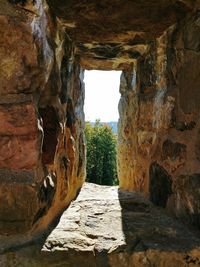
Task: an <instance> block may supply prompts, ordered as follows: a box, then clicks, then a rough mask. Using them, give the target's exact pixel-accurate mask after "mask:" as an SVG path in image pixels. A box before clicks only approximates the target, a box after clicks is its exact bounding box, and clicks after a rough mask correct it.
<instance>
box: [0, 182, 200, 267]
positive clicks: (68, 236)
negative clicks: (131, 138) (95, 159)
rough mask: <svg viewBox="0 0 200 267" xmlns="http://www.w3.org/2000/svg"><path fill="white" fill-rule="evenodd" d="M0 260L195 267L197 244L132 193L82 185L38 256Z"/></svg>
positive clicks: (199, 260)
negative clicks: (76, 196)
mask: <svg viewBox="0 0 200 267" xmlns="http://www.w3.org/2000/svg"><path fill="white" fill-rule="evenodd" d="M0 260H1V261H2V265H1V266H2V267H4V266H12V264H14V263H15V264H16V266H19V265H20V266H26V267H29V266H43V267H45V266H70V267H73V266H81V267H84V266H85V267H93V266H100V267H103V266H120V267H127V266H130V267H132V266H137V267H138V266H141V267H142V266H144V267H148V266H149V267H150V266H155V267H157V266H159V267H161V266H162V267H163V266H166V267H168V266H170V267H177V266H181V267H182V266H199V264H200V239H199V238H198V237H197V236H196V237H195V234H194V233H192V232H191V231H189V230H188V229H187V228H185V226H183V225H182V224H181V223H180V222H178V221H176V220H175V219H172V218H170V217H169V216H167V215H166V214H165V213H164V211H163V210H161V209H157V208H155V207H154V206H153V205H152V204H151V203H150V202H149V201H147V200H145V199H144V198H143V197H141V195H139V194H138V193H130V192H127V191H123V190H119V189H118V187H108V186H98V185H94V184H85V185H84V187H83V188H82V190H81V193H80V195H79V196H78V198H77V199H76V200H75V201H74V202H72V204H71V205H70V207H69V208H68V210H67V211H65V212H64V213H63V215H62V217H61V218H60V222H59V224H58V225H57V227H56V228H55V229H54V230H53V232H52V233H51V234H50V235H49V237H48V238H47V240H46V241H45V243H44V245H43V247H42V249H41V250H40V248H39V247H37V246H32V247H29V248H25V249H21V250H19V251H13V252H10V253H7V254H6V258H4V257H0ZM6 264H7V265H6Z"/></svg>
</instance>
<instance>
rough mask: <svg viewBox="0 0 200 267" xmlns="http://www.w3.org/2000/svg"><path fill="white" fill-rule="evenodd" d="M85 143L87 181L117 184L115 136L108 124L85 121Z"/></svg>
mask: <svg viewBox="0 0 200 267" xmlns="http://www.w3.org/2000/svg"><path fill="white" fill-rule="evenodd" d="M85 136H86V143H87V168H86V169H87V178H86V181H87V182H91V183H96V184H101V185H113V184H117V182H118V181H117V167H116V144H117V140H116V136H115V135H114V134H113V132H112V129H111V127H110V126H108V125H103V124H101V123H100V121H99V120H97V121H96V122H95V124H94V126H92V125H91V124H90V123H89V122H87V123H86V127H85Z"/></svg>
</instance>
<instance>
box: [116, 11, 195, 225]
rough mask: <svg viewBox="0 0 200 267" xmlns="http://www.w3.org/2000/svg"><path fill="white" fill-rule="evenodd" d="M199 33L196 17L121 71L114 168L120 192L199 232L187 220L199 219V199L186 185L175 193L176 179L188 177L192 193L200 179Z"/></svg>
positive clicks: (167, 35)
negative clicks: (140, 196)
mask: <svg viewBox="0 0 200 267" xmlns="http://www.w3.org/2000/svg"><path fill="white" fill-rule="evenodd" d="M198 31H199V14H198V13H196V14H195V15H194V16H193V17H191V18H189V19H187V20H185V21H183V22H182V23H181V24H178V25H176V26H174V27H171V28H170V29H168V31H166V32H165V33H164V34H163V35H162V36H161V37H160V38H158V39H157V40H156V41H155V42H154V43H153V44H151V46H150V47H149V50H148V52H147V53H146V54H145V55H144V56H143V57H142V58H138V60H137V61H136V62H135V63H134V65H133V67H132V69H129V70H128V69H125V70H124V71H123V73H122V79H121V100H120V105H119V107H120V108H119V111H120V120H119V149H118V162H119V163H118V166H119V179H120V186H121V187H122V188H125V189H128V190H137V191H140V192H143V193H144V194H145V195H148V196H150V198H151V199H152V200H153V201H154V203H156V202H157V204H158V205H160V206H166V207H167V208H168V209H169V210H171V211H173V212H174V213H175V214H176V215H177V216H180V217H181V218H182V219H183V220H184V221H187V222H189V221H190V222H191V223H192V224H194V225H196V226H198V227H199V226H200V224H199V223H198V219H197V220H196V219H195V222H194V219H192V218H193V217H194V216H195V218H196V217H199V209H198V208H197V206H196V204H195V203H196V202H199V196H197V195H198V194H196V193H195V194H194V196H193V194H192V192H191V191H190V189H191V187H190V189H189V187H188V186H186V184H187V183H186V184H185V194H186V195H187V197H186V195H184V196H183V194H182V193H180V190H179V189H180V187H181V188H183V187H182V186H181V184H182V180H181V178H180V177H190V179H189V180H190V183H191V184H193V186H194V191H195V190H196V188H199V185H198V178H195V177H196V176H195V175H194V174H197V176H198V174H199V173H200V169H199V168H200V165H199V156H198V155H199V146H198V145H197V144H198V142H199V100H198V99H199V81H200V78H199V77H200V76H199V75H198V74H197V73H199V71H198V69H199V68H198V67H197V64H198V63H197V62H199V59H198V57H199V49H198V44H199V38H197V35H198V34H197V32H198ZM153 165H154V166H159V168H155V169H156V170H157V171H152V169H153V168H152V166H153ZM158 169H160V170H162V171H161V172H160V171H158ZM164 174H165V175H164ZM163 175H164V176H163ZM163 177H166V179H164V178H163ZM167 177H170V184H171V185H170V186H169V183H167V182H166V181H167ZM192 177H193V178H192ZM193 179H194V180H193ZM161 180H162V182H161ZM164 180H165V181H164ZM186 180H187V179H186ZM192 180H193V181H192ZM152 181H154V182H155V183H154V182H153V185H152ZM156 181H157V182H156ZM164 184H165V186H164ZM167 184H168V185H167ZM162 187H163V188H165V189H166V190H163V189H162ZM153 188H154V189H153ZM159 188H160V189H159ZM167 188H168V189H167ZM154 190H155V191H154ZM183 191H184V190H183V189H182V190H181V192H183ZM167 192H168V193H167ZM158 196H159V197H158ZM164 199H165V201H164V202H165V204H164V202H163V200H164ZM191 199H196V200H195V201H193V200H192V201H191ZM180 206H181V207H182V208H180ZM189 206H190V208H188V207H189Z"/></svg>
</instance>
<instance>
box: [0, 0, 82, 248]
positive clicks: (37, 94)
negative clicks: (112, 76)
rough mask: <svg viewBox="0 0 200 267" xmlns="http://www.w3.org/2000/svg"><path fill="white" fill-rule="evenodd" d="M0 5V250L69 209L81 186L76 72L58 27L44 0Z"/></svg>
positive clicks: (79, 99)
mask: <svg viewBox="0 0 200 267" xmlns="http://www.w3.org/2000/svg"><path fill="white" fill-rule="evenodd" d="M12 2H14V3H12ZM17 2H18V3H17ZM16 3H17V4H16ZM0 5H1V14H0V44H1V45H0V56H1V62H0V96H1V97H0V201H1V205H0V240H1V248H0V250H3V249H5V248H7V247H9V246H13V245H14V246H16V245H17V244H20V243H24V242H28V241H30V240H31V239H33V238H35V237H36V236H37V235H38V234H39V233H42V232H44V231H46V230H47V229H48V227H49V225H50V224H51V223H52V222H53V220H54V219H55V218H57V217H58V216H59V215H60V213H61V212H62V211H63V209H64V208H66V207H67V206H68V205H69V203H70V201H71V200H72V199H73V198H74V197H75V196H76V194H77V190H78V189H79V188H80V187H81V185H82V183H83V180H84V175H85V163H84V162H85V158H84V150H85V148H84V142H83V127H84V116H83V111H82V110H83V100H82V99H83V82H82V78H81V76H80V73H81V72H82V71H81V69H80V67H79V65H78V63H75V60H74V57H73V47H72V44H71V43H70V42H69V41H67V39H66V37H65V36H64V32H63V29H62V27H61V26H60V25H59V24H57V23H56V21H55V20H53V19H52V18H51V17H50V12H49V9H48V6H47V5H46V3H45V2H44V1H40V0H38V1H34V3H32V1H30V2H29V1H28V2H27V3H26V4H25V1H24V4H23V3H21V2H20V1H10V3H8V2H7V1H2V3H1V4H0ZM5 29H6V30H5Z"/></svg>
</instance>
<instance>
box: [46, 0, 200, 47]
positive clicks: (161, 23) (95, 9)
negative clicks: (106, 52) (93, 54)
mask: <svg viewBox="0 0 200 267" xmlns="http://www.w3.org/2000/svg"><path fill="white" fill-rule="evenodd" d="M48 3H49V5H50V7H51V8H52V9H53V11H54V13H55V14H56V15H57V16H58V17H59V18H60V20H61V21H62V22H63V24H64V25H65V26H66V29H67V32H68V33H69V34H70V36H71V37H72V38H73V39H74V40H76V41H78V42H90V43H92V42H95V41H97V42H105V41H110V42H115V41H116V40H117V39H118V40H120V41H122V40H128V41H129V42H131V41H132V42H137V43H138V42H141V40H142V41H143V42H144V41H148V40H152V39H154V38H155V37H156V36H160V35H161V34H162V32H163V31H164V30H165V29H167V28H168V27H169V26H171V25H173V24H174V23H176V22H177V21H178V20H180V19H181V18H184V16H185V15H186V14H187V13H189V12H192V11H194V10H195V9H196V8H197V5H198V4H199V3H198V1H178V2H177V1H175V0H173V1H168V0H164V1H162V2H160V1H148V2H141V1H124V0H123V1H121V0H120V1H119V0H117V1H113V2H111V1H108V0H103V1H101V3H99V1H70V2H66V1H57V0H49V1H48ZM85 25H88V27H85ZM131 44H133V43H131Z"/></svg>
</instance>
